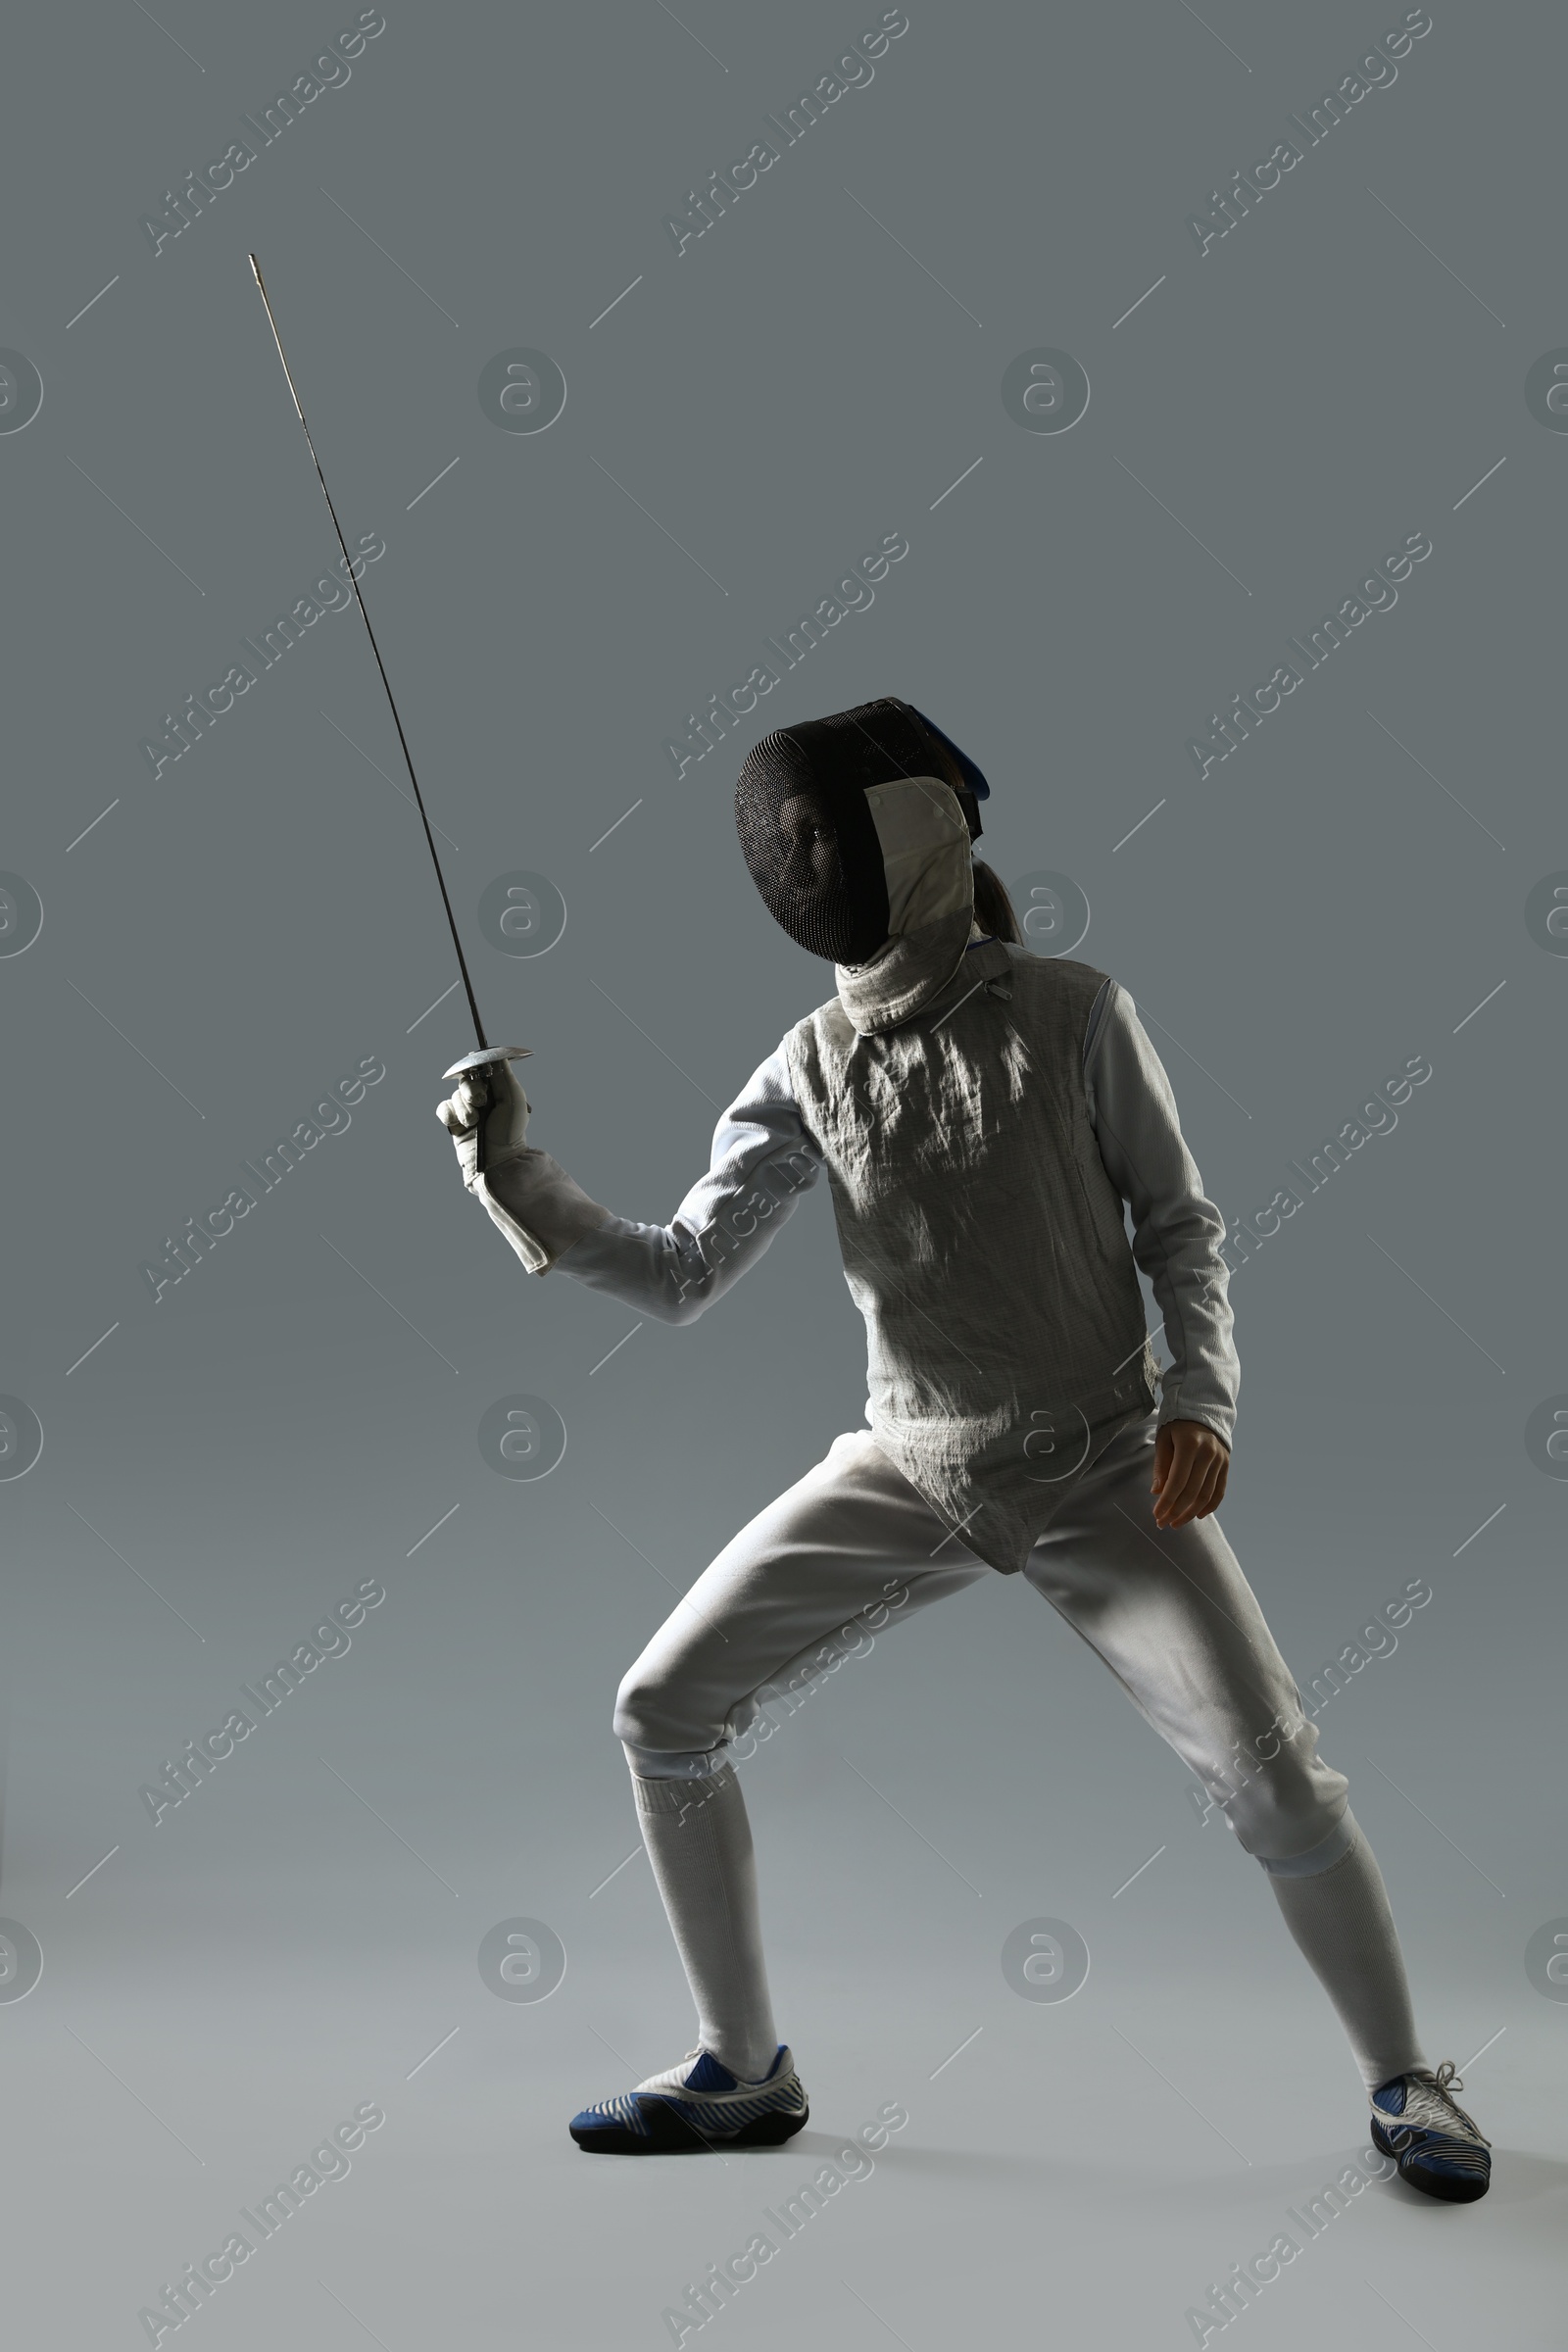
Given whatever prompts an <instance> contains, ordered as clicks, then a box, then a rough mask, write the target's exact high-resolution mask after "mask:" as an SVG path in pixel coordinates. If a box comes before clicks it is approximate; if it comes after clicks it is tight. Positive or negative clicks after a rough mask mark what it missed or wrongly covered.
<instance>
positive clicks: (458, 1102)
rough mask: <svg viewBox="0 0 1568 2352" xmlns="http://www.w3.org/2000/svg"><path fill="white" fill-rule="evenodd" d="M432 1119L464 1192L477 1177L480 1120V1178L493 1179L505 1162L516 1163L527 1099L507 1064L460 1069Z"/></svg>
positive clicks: (523, 1139) (523, 1148)
mask: <svg viewBox="0 0 1568 2352" xmlns="http://www.w3.org/2000/svg"><path fill="white" fill-rule="evenodd" d="M435 1115H436V1117H437V1118H438V1119H439V1120H440V1122H441V1124H442V1126H443V1127H444V1128H445V1129H446V1131H447V1133H448V1134H449V1135H450V1136H451V1138H452V1141H453V1144H454V1146H455V1147H456V1150H457V1154H458V1166H459V1168H460V1169H461V1170H462V1172H463V1181H464V1183H465V1184H466V1186H467V1187H468V1189H469V1191H470V1192H471V1191H472V1190H473V1180H474V1177H475V1175H476V1174H477V1173H478V1162H479V1124H480V1121H481V1120H483V1122H484V1172H485V1174H486V1176H491V1175H494V1174H495V1173H496V1171H497V1170H498V1169H499V1168H500V1167H501V1166H502V1165H503V1164H504V1163H505V1162H506V1161H508V1160H515V1159H521V1158H522V1157H523V1155H524V1152H525V1151H526V1149H527V1145H526V1137H527V1133H528V1098H527V1096H526V1095H525V1094H524V1093H523V1091H522V1088H521V1087H520V1086H519V1085H518V1083H517V1081H516V1078H515V1075H514V1073H513V1068H512V1064H511V1062H510V1061H497V1062H489V1063H487V1064H486V1065H485V1066H484V1067H483V1068H482V1069H477V1070H466V1071H465V1072H464V1074H463V1076H462V1078H461V1079H460V1080H459V1082H458V1087H457V1091H456V1093H455V1094H453V1095H451V1096H449V1097H448V1099H447V1101H446V1102H444V1103H437V1105H436V1113H435Z"/></svg>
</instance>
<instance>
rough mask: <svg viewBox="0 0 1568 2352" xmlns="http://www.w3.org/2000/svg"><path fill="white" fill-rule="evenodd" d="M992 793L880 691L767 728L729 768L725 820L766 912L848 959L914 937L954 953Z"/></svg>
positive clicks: (845, 962)
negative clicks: (732, 783) (730, 800)
mask: <svg viewBox="0 0 1568 2352" xmlns="http://www.w3.org/2000/svg"><path fill="white" fill-rule="evenodd" d="M990 791H991V787H990V785H989V784H988V783H987V782H986V779H985V777H984V776H983V775H982V774H981V772H980V770H979V768H978V767H976V765H975V763H974V761H973V760H969V759H966V758H965V756H964V754H963V753H962V752H960V751H959V749H958V747H957V745H956V743H953V742H952V741H950V739H949V738H948V737H947V736H946V735H944V734H943V732H942V730H941V728H940V727H938V726H934V725H933V724H932V722H931V721H930V719H928V718H925V717H923V716H922V715H921V713H920V712H919V711H916V710H915V709H914V707H913V705H912V704H909V703H905V702H900V701H899V700H898V698H897V697H896V696H887V697H885V698H884V699H883V700H882V701H880V702H874V703H861V704H860V705H859V706H858V709H856V710H854V711H836V712H834V714H833V715H832V716H831V717H829V718H812V719H803V720H802V721H800V723H799V724H797V725H795V726H791V727H781V728H779V729H778V730H777V731H776V732H775V733H774V734H771V735H765V736H764V737H763V738H762V740H761V742H760V744H758V746H757V747H756V749H755V750H754V751H753V753H752V755H751V757H750V759H749V760H747V762H746V765H745V766H744V767H743V768H742V770H741V775H740V781H739V783H738V784H737V786H736V788H735V822H736V827H737V830H738V831H739V834H740V841H741V852H742V855H743V856H744V858H745V859H746V864H747V868H748V870H749V871H750V873H751V877H752V880H753V881H754V882H755V883H756V884H757V887H758V890H759V891H760V894H761V898H762V903H763V905H764V906H765V907H767V909H768V912H769V913H770V914H771V915H772V916H773V917H774V919H775V921H776V922H778V923H779V924H780V926H781V927H782V928H783V929H784V930H785V931H787V932H788V933H789V935H790V937H791V939H793V940H794V941H795V942H796V943H797V945H798V946H800V947H803V948H806V949H807V950H809V953H810V954H811V955H813V956H826V957H827V958H828V960H829V961H830V962H832V963H835V964H837V965H839V966H840V967H841V969H842V968H844V967H849V968H850V969H852V970H853V969H854V968H855V967H857V966H860V965H864V964H867V963H869V962H870V961H871V959H872V958H873V957H874V956H877V955H878V953H879V951H881V950H882V949H883V948H884V947H886V946H887V944H888V943H889V942H890V941H893V940H901V939H907V938H910V937H913V936H916V935H918V936H919V937H920V938H922V939H926V940H929V941H931V942H932V943H933V944H935V943H936V942H938V941H940V942H942V943H944V945H945V944H946V942H947V941H948V940H949V939H952V940H954V941H956V953H957V955H958V956H961V954H962V948H963V944H964V942H965V941H966V940H967V938H968V933H969V921H970V913H971V909H972V907H973V893H974V877H973V872H972V868H971V864H970V855H969V852H970V844H971V843H972V842H973V841H975V840H976V839H977V838H978V836H979V833H980V803H981V801H982V800H985V799H988V798H989V797H990Z"/></svg>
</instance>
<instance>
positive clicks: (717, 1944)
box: [632, 1764, 778, 2082]
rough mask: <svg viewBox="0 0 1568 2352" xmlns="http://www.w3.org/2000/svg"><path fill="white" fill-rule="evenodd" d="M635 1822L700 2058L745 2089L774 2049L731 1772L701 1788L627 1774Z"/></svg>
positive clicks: (753, 1892) (752, 1872) (742, 1812)
mask: <svg viewBox="0 0 1568 2352" xmlns="http://www.w3.org/2000/svg"><path fill="white" fill-rule="evenodd" d="M632 1788H633V1789H634V1790H635V1791H636V1796H637V1817H638V1821H639V1824H640V1826H641V1828H642V1833H643V1843H644V1844H645V1845H646V1846H647V1848H648V1859H649V1861H650V1862H651V1863H652V1864H653V1866H654V1878H655V1881H656V1883H657V1885H658V1887H659V1891H660V1894H661V1895H662V1897H663V1903H664V1909H665V1912H666V1913H667V1914H668V1918H669V1924H670V1928H671V1930H672V1931H673V1933H674V1937H675V1945H676V1949H677V1950H678V1951H679V1953H680V1957H681V1965H682V1967H683V1968H684V1969H685V1971H686V1981H687V1983H688V1984H689V1985H690V1986H691V1988H692V1998H693V2000H694V2001H695V2002H696V2004H697V2018H698V2033H699V2037H700V2039H701V2041H702V2045H703V2047H704V2049H705V2050H711V2051H712V2053H713V2055H714V2057H715V2058H716V2059H718V2061H719V2063H720V2064H721V2065H723V2066H727V2067H728V2068H729V2070H730V2072H731V2073H732V2074H734V2075H738V2076H739V2077H740V2078H741V2079H742V2080H743V2081H744V2082H758V2081H759V2080H760V2078H761V2077H762V2076H763V2075H765V2074H766V2073H767V2070H768V2068H769V2067H770V2066H771V2065H772V2063H773V2058H774V2054H775V2052H776V2051H777V2049H778V2035H777V2034H775V2033H774V2031H773V2007H772V2003H771V2001H770V2000H769V1998H768V1990H767V1970H766V1967H765V1966H764V1964H763V1960H762V1931H761V1923H760V1918H759V1916H758V1908H757V1864H756V1859H755V1857H754V1854H753V1851H752V1830H751V1824H750V1822H749V1821H748V1820H747V1818H746V1800H745V1798H744V1797H743V1796H742V1794H741V1785H740V1782H739V1781H738V1780H737V1779H736V1777H735V1771H734V1767H733V1766H732V1765H728V1764H725V1765H723V1766H721V1767H720V1769H719V1770H718V1771H717V1772H715V1773H714V1774H712V1775H711V1778H709V1779H707V1780H690V1781H645V1780H644V1779H643V1778H642V1777H641V1775H640V1774H638V1773H635V1772H634V1773H633V1774H632Z"/></svg>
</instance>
